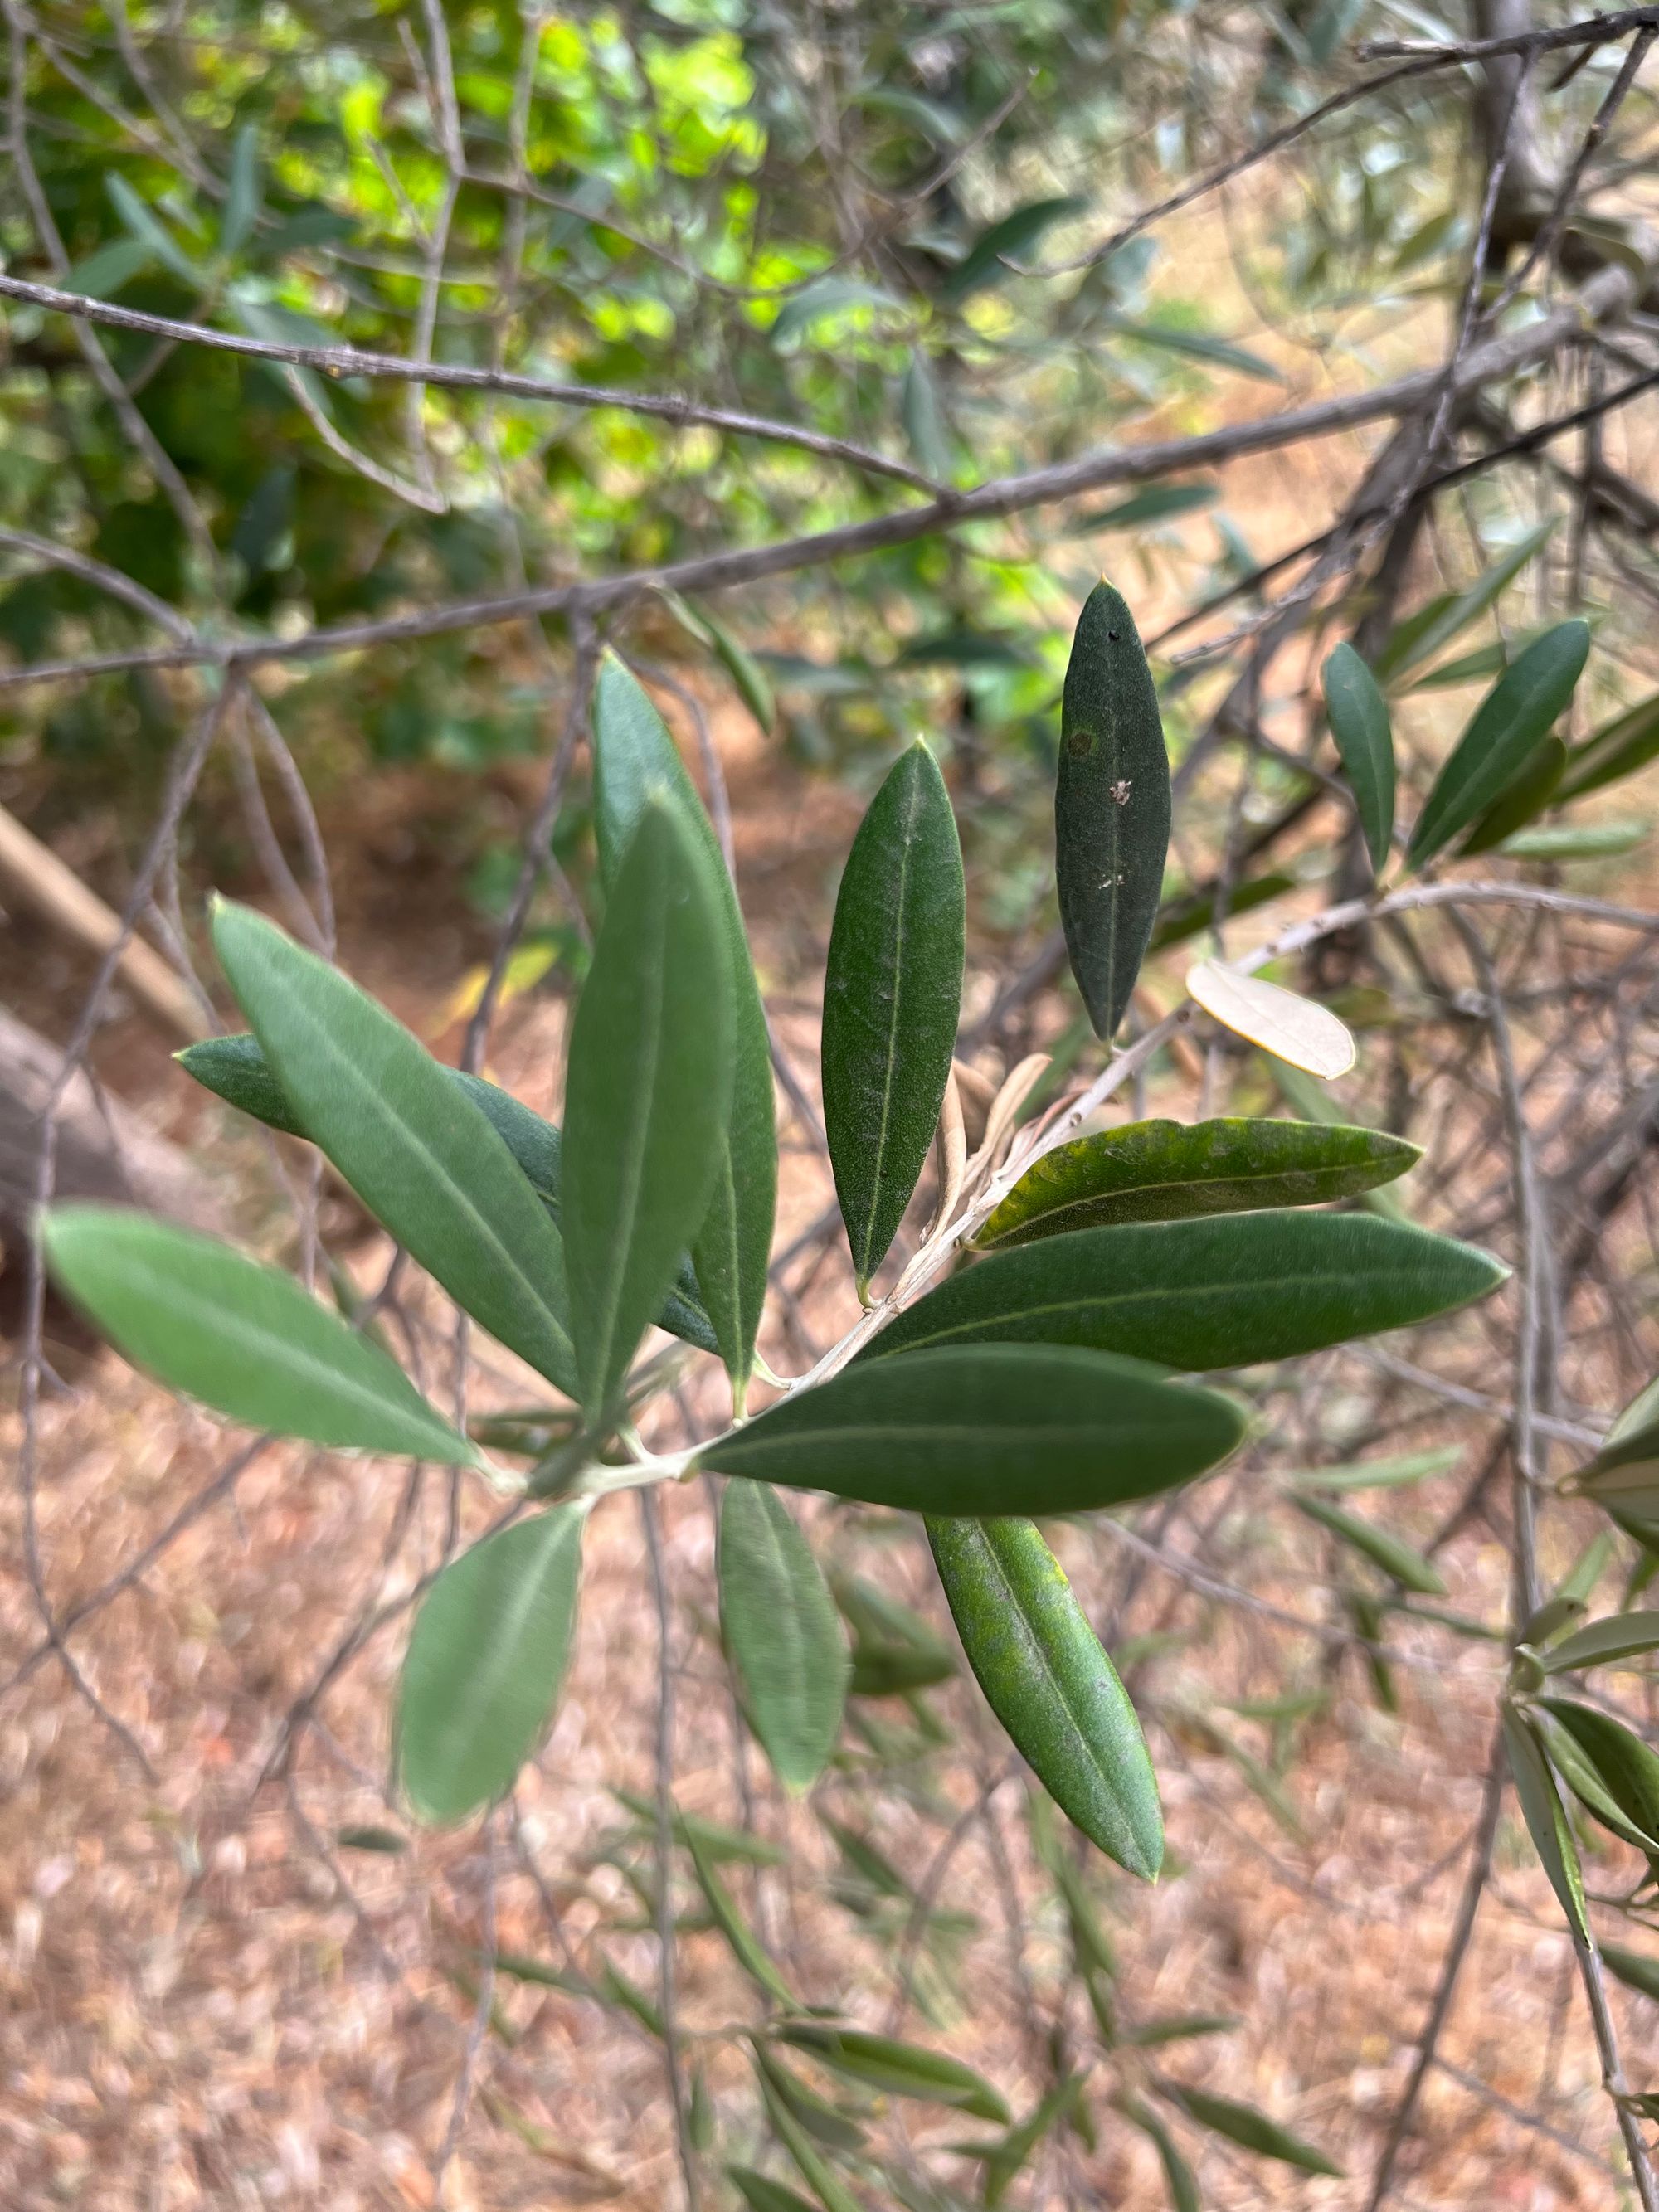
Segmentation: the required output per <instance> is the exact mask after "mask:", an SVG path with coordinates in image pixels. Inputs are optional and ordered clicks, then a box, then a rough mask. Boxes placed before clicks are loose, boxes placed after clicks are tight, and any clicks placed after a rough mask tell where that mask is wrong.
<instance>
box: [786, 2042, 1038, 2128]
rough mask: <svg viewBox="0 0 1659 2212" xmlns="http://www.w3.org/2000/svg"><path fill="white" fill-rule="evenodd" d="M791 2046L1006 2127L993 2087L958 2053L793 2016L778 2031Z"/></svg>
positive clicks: (852, 2075)
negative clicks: (798, 2018) (947, 2053)
mask: <svg viewBox="0 0 1659 2212" xmlns="http://www.w3.org/2000/svg"><path fill="white" fill-rule="evenodd" d="M778 2033H779V2036H780V2039H781V2040H782V2041H783V2042H785V2043H787V2044H788V2045H790V2046H791V2048H792V2049H793V2050H796V2051H807V2052H809V2053H810V2054H811V2057H814V2058H816V2059H817V2061H818V2063H820V2065H823V2066H827V2067H828V2068H829V2070H830V2071H831V2073H834V2074H840V2075H843V2076H844V2077H845V2078H846V2079H847V2080H848V2081H859V2082H862V2083H863V2084H864V2085H865V2086H866V2087H869V2088H872V2089H883V2090H885V2091H886V2092H887V2093H888V2094H889V2095H890V2096H895V2097H915V2098H919V2099H921V2100H922V2101H923V2102H925V2103H927V2104H931V2105H949V2106H952V2107H953V2108H954V2110H956V2111H957V2112H971V2113H973V2115H974V2117H975V2118H976V2119H981V2120H997V2121H1000V2123H1001V2124H1003V2125H1004V2126H1005V2127H1006V2125H1007V2124H1008V2123H1009V2120H1010V2118H1012V2115H1011V2114H1010V2112H1009V2110H1008V2107H1007V2106H1006V2104H1005V2103H1004V2102H1003V2100H1002V2098H1001V2097H1000V2094H999V2093H998V2092H997V2091H996V2090H995V2089H994V2088H993V2087H991V2084H990V2083H989V2082H988V2081H986V2080H985V2079H984V2078H983V2076H982V2075H978V2074H975V2072H974V2071H973V2069H971V2067H967V2066H964V2065H963V2063H962V2062H961V2060H960V2059H957V2058H950V2057H946V2056H945V2052H944V2051H925V2050H923V2049H921V2046H920V2045H916V2044H914V2043H898V2042H895V2041H894V2039H892V2037H890V2036H887V2035H871V2034H868V2033H866V2031H865V2030H864V2029H862V2028H856V2027H819V2026H817V2024H816V2023H815V2022H808V2021H792V2022H791V2023H790V2024H789V2025H788V2026H787V2027H783V2028H781V2029H780V2030H779V2031H778Z"/></svg>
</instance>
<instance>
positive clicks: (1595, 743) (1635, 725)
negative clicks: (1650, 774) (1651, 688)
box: [1557, 692, 1659, 799]
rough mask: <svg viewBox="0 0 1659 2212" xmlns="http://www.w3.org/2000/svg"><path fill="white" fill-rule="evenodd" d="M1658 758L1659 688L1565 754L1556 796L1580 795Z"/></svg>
mask: <svg viewBox="0 0 1659 2212" xmlns="http://www.w3.org/2000/svg"><path fill="white" fill-rule="evenodd" d="M1655 758H1659V692H1656V693H1655V695H1654V696H1653V697H1652V698H1651V699H1644V700H1643V702H1642V703H1641V705H1640V706H1639V707H1632V708H1630V709H1629V710H1628V712H1626V713H1625V714H1620V715H1618V716H1616V717H1615V719H1614V720H1613V721H1611V722H1604V723H1603V724H1602V726H1601V728H1600V729H1599V730H1597V731H1595V732H1594V733H1593V734H1592V735H1591V736H1589V737H1588V738H1585V740H1584V742H1583V744H1582V745H1577V746H1576V747H1575V748H1574V749H1573V750H1572V752H1571V754H1570V755H1569V756H1568V759H1567V772H1566V774H1565V776H1564V777H1563V778H1562V780H1561V787H1560V790H1559V793H1558V794H1557V796H1558V797H1559V798H1561V799H1579V798H1582V797H1583V794H1584V793H1585V792H1587V791H1599V790H1600V789H1601V787H1602V785H1603V784H1607V783H1618V782H1620V781H1622V779H1623V778H1624V777H1626V776H1627V775H1635V774H1636V773H1637V771H1638V769H1644V768H1645V767H1646V766H1647V764H1648V763H1649V762H1650V760H1653V759H1655Z"/></svg>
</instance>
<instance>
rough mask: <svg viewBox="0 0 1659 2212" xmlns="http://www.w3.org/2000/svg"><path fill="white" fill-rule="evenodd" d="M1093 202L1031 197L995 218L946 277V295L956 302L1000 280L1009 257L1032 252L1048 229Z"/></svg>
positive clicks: (1005, 271)
mask: <svg viewBox="0 0 1659 2212" xmlns="http://www.w3.org/2000/svg"><path fill="white" fill-rule="evenodd" d="M1088 204H1089V203H1088V202H1087V201H1086V200H1079V199H1046V200H1030V201H1028V202H1027V203H1026V204H1025V205H1024V207H1018V208H1016V209H1015V210H1013V212H1012V215H1006V216H1003V217H1002V219H1001V220H1000V222H994V223H992V224H991V225H990V227H989V228H987V229H985V230H982V231H981V233H980V234H979V236H978V237H977V238H976V239H975V240H974V242H973V244H972V245H971V246H969V249H968V252H966V254H964V256H963V258H962V259H961V260H960V261H959V262H958V263H957V265H956V267H955V268H954V269H953V270H951V274H950V275H949V276H947V277H946V279H945V298H946V299H947V300H950V301H951V302H952V303H953V304H954V305H956V306H957V307H960V306H961V304H962V302H963V301H964V300H966V299H968V298H969V296H970V295H972V294H973V293H975V292H978V291H981V290H983V289H984V287H985V286H986V285H987V284H997V283H1001V281H1002V279H1003V278H1004V277H1005V276H1008V275H1009V274H1010V273H1011V272H1010V271H1009V270H1007V269H1006V268H1005V267H1004V265H1003V264H1004V263H1005V261H1009V260H1016V259H1018V258H1019V257H1020V256H1021V255H1023V254H1026V253H1029V252H1030V250H1031V248H1032V247H1033V246H1035V245H1036V243H1037V241H1038V240H1040V239H1041V238H1042V234H1043V233H1044V232H1045V231H1046V230H1049V229H1051V228H1053V226H1054V224H1055V223H1057V222H1065V221H1066V218H1067V217H1068V216H1074V215H1081V214H1082V212H1083V210H1084V209H1085V208H1086V207H1087V205H1088Z"/></svg>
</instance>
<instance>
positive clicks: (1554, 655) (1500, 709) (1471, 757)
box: [1407, 619, 1589, 868]
mask: <svg viewBox="0 0 1659 2212" xmlns="http://www.w3.org/2000/svg"><path fill="white" fill-rule="evenodd" d="M1588 654H1589V623H1586V622H1583V621H1580V620H1577V619H1575V620H1574V621H1572V622H1564V623H1557V624H1556V626H1555V628H1554V629H1549V630H1546V631H1545V633H1544V635H1543V636H1542V637H1541V638H1538V639H1536V640H1535V641H1534V642H1533V643H1532V644H1531V645H1529V646H1528V647H1527V649H1526V651H1525V652H1524V653H1522V654H1521V656H1520V658H1519V659H1517V660H1516V662H1515V664H1514V665H1513V666H1512V667H1510V668H1509V669H1508V670H1506V671H1505V672H1504V674H1503V675H1502V676H1500V677H1499V678H1498V681H1497V683H1496V684H1493V686H1492V690H1490V691H1489V692H1488V693H1487V694H1486V697H1485V698H1484V699H1483V700H1482V701H1481V702H1480V705H1479V707H1477V708H1475V710H1474V715H1473V717H1472V718H1471V720H1470V722H1469V725H1468V728H1467V729H1466V730H1465V731H1464V732H1463V734H1462V737H1461V738H1459V739H1458V741H1457V744H1456V745H1455V747H1454V748H1453V750H1452V753H1451V756H1450V757H1449V759H1448V760H1447V762H1446V763H1445V765H1444V766H1443V768H1442V769H1441V771H1440V773H1439V775H1437V777H1436V778H1435V781H1434V784H1433V787H1431V790H1430V793H1429V795H1428V798H1427V799H1425V801H1424V804H1423V811H1422V812H1421V814H1419V817H1418V818H1417V826H1416V828H1415V829H1413V831H1412V838H1411V845H1410V848H1409V850H1408V853H1407V860H1408V862H1409V864H1410V866H1413V868H1420V867H1422V866H1424V864H1425V862H1426V861H1429V860H1432V859H1433V858H1434V856H1435V854H1437V853H1438V852H1440V851H1441V850H1442V849H1443V847H1445V846H1447V845H1449V843H1450V842H1451V841H1452V839H1453V838H1454V837H1455V836H1457V834H1458V832H1459V831H1460V830H1461V829H1466V828H1467V827H1468V824H1469V823H1471V822H1473V821H1474V819H1475V817H1476V816H1477V815H1479V814H1480V813H1482V812H1483V811H1485V809H1486V807H1488V806H1490V805H1492V801H1493V800H1494V799H1497V797H1498V794H1499V793H1501V792H1502V791H1503V789H1504V786H1505V785H1506V784H1507V783H1508V782H1509V781H1510V777H1511V776H1513V775H1515V773H1516V770H1517V769H1520V768H1521V767H1522V764H1523V763H1525V762H1526V761H1527V760H1528V757H1530V755H1531V753H1532V750H1533V748H1534V746H1535V745H1536V744H1538V743H1539V741H1540V740H1541V738H1544V737H1546V736H1547V734H1548V732H1549V729H1550V726H1551V725H1552V724H1553V722H1554V721H1555V720H1556V719H1557V717H1558V716H1559V714H1561V712H1562V711H1563V709H1564V708H1565V706H1566V704H1567V702H1568V701H1569V700H1570V699H1571V696H1572V694H1573V689H1574V686H1575V685H1576V684H1577V681H1578V678H1579V676H1580V674H1581V673H1582V671H1583V665H1584V661H1585V659H1586V657H1587V656H1588Z"/></svg>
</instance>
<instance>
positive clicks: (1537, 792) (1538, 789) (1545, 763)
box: [1458, 737, 1566, 858]
mask: <svg viewBox="0 0 1659 2212" xmlns="http://www.w3.org/2000/svg"><path fill="white" fill-rule="evenodd" d="M1564 772H1566V744H1564V738H1559V737H1547V738H1544V744H1541V745H1535V748H1533V752H1531V757H1528V759H1526V761H1522V765H1520V768H1517V772H1516V775H1513V776H1510V779H1509V783H1506V785H1504V790H1502V792H1500V794H1498V799H1493V803H1491V805H1489V807H1486V811H1484V814H1482V817H1480V821H1478V823H1475V827H1474V829H1471V832H1468V836H1467V838H1464V841H1462V845H1460V848H1458V854H1460V856H1462V858H1468V856H1471V854H1475V852H1493V848H1498V845H1506V842H1509V838H1510V836H1516V834H1517V832H1522V829H1524V827H1526V823H1531V821H1533V818H1535V817H1540V814H1541V811H1544V807H1548V803H1551V799H1553V796H1555V787H1558V783H1559V781H1562V776H1564Z"/></svg>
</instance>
